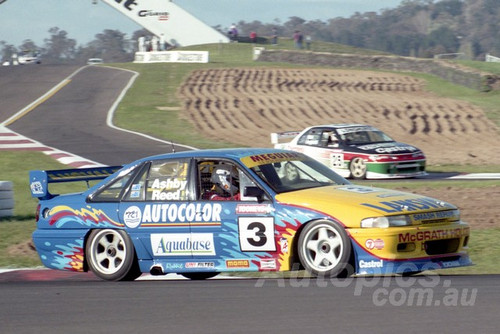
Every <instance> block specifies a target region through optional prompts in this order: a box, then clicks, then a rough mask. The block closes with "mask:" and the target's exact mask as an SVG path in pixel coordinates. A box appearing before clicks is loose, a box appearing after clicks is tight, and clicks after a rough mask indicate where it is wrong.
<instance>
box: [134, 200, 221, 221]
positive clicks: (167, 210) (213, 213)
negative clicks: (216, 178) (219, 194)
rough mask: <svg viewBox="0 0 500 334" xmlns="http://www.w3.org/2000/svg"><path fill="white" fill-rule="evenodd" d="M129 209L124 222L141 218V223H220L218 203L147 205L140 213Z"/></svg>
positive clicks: (219, 205) (219, 206)
mask: <svg viewBox="0 0 500 334" xmlns="http://www.w3.org/2000/svg"><path fill="white" fill-rule="evenodd" d="M131 208H134V207H131ZM131 208H129V209H127V210H126V211H125V214H128V216H127V217H124V220H125V219H135V218H136V217H141V222H142V223H176V222H179V223H186V222H189V223H192V222H201V223H203V222H220V221H221V217H220V215H221V212H222V205H221V204H219V203H213V204H212V203H206V204H201V203H189V204H188V203H183V204H147V205H146V206H145V207H144V209H143V210H142V212H141V211H140V210H136V209H135V210H132V209H131ZM132 213H133V215H131V214H132ZM132 216H133V217H132Z"/></svg>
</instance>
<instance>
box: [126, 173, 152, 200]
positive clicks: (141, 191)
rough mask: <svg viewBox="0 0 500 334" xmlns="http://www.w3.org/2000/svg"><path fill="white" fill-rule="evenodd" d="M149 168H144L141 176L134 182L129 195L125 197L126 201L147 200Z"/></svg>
mask: <svg viewBox="0 0 500 334" xmlns="http://www.w3.org/2000/svg"><path fill="white" fill-rule="evenodd" d="M148 171H149V168H146V167H145V168H143V169H142V171H141V172H140V174H139V175H137V176H136V177H135V179H134V181H132V184H131V186H130V189H129V191H128V193H127V194H126V195H125V196H124V197H123V200H125V201H144V199H145V198H146V190H145V189H146V178H147V176H148Z"/></svg>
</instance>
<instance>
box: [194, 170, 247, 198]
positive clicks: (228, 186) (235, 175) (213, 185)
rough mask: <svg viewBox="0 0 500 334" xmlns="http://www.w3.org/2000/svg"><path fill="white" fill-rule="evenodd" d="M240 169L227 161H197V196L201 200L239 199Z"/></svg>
mask: <svg viewBox="0 0 500 334" xmlns="http://www.w3.org/2000/svg"><path fill="white" fill-rule="evenodd" d="M242 173H243V172H242V171H240V170H239V168H238V167H236V165H235V164H233V163H231V162H228V161H213V160H211V161H201V162H199V163H198V185H199V198H200V199H202V200H218V201H225V200H232V201H239V200H241V189H240V179H241V175H242Z"/></svg>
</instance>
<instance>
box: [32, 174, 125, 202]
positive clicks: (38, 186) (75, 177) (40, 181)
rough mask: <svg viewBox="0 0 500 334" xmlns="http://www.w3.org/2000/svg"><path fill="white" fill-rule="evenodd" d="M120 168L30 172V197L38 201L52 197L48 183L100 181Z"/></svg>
mask: <svg viewBox="0 0 500 334" xmlns="http://www.w3.org/2000/svg"><path fill="white" fill-rule="evenodd" d="M120 168H122V166H109V167H90V168H74V169H57V170H47V171H44V170H32V171H30V190H31V196H33V197H35V198H39V199H50V198H52V197H54V195H52V194H51V193H50V192H49V183H61V182H77V181H85V182H87V184H88V182H89V181H95V180H102V179H105V178H107V177H108V176H110V175H112V174H113V173H115V172H116V171H118V170H119V169H120Z"/></svg>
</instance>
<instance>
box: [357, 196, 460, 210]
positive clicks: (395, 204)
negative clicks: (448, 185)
mask: <svg viewBox="0 0 500 334" xmlns="http://www.w3.org/2000/svg"><path fill="white" fill-rule="evenodd" d="M361 205H364V206H367V207H370V208H374V209H377V210H381V211H384V212H387V213H393V212H401V211H419V210H429V209H440V208H443V207H449V208H454V207H453V206H452V205H451V204H448V203H446V202H440V201H436V200H435V199H431V198H409V199H403V200H395V201H383V202H379V203H378V205H375V204H370V203H361Z"/></svg>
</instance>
